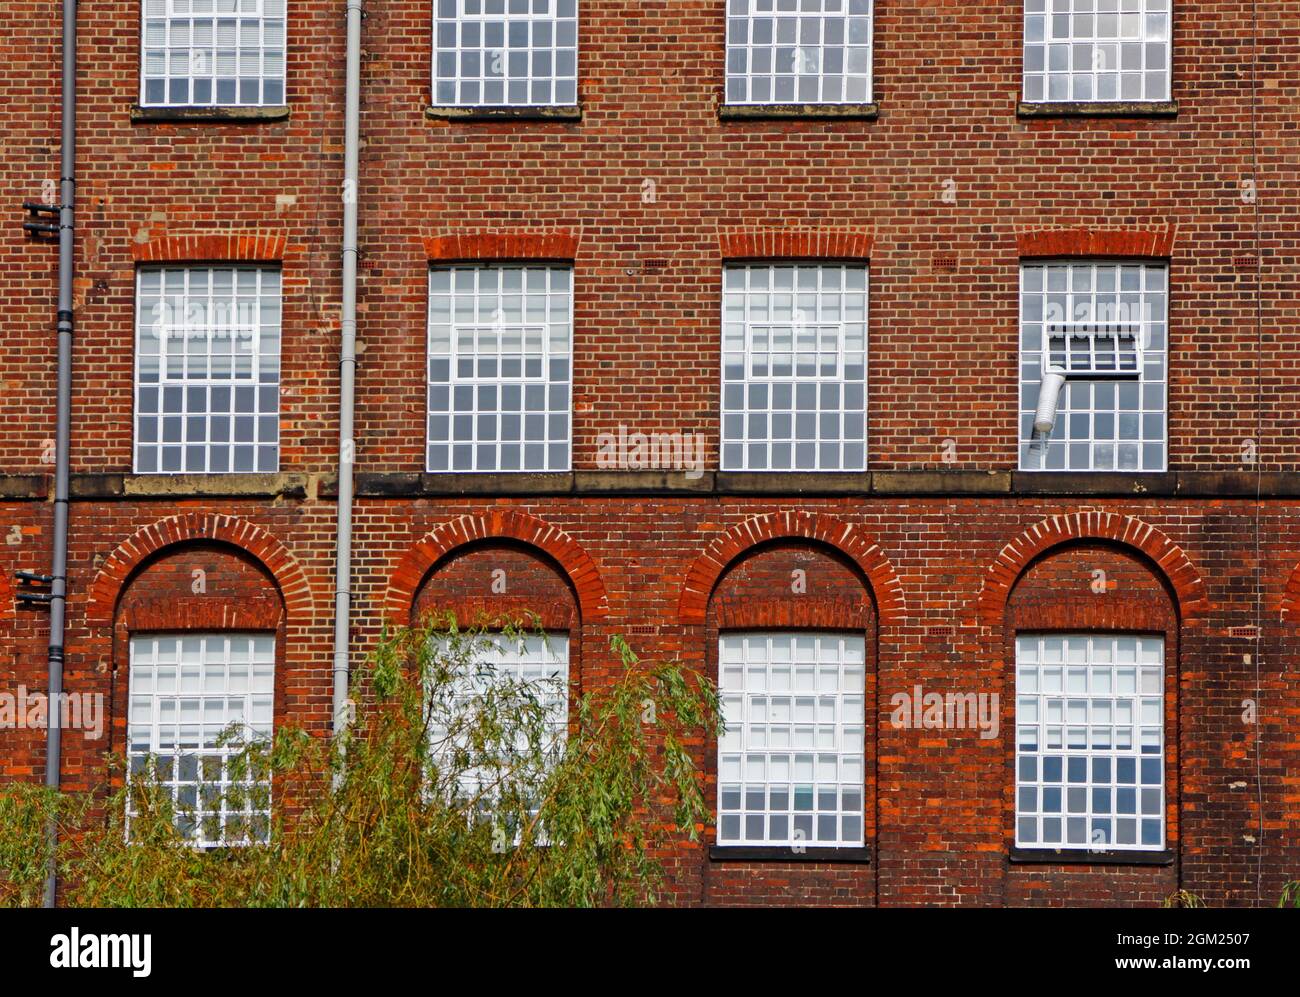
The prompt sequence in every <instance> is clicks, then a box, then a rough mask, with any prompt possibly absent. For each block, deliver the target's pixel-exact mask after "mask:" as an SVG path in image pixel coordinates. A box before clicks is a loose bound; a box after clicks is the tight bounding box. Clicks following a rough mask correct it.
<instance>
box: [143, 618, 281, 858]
mask: <svg viewBox="0 0 1300 997" xmlns="http://www.w3.org/2000/svg"><path fill="white" fill-rule="evenodd" d="M130 656H131V662H130V715H129V729H128V733H127V755H128V761H129V764H130V770H131V771H132V772H143V771H144V770H145V769H146V766H147V765H148V764H149V761H150V758H151V757H152V759H153V763H154V765H156V772H157V774H158V778H159V782H160V784H161V786H162V788H163V790H164V791H166V792H169V793H170V794H171V797H172V801H173V804H174V806H175V808H176V824H177V827H178V828H179V829H180V830H181V831H182V833H183V834H184V835H185V836H186V837H188V838H190V839H191V840H193V841H194V842H195V844H197V845H199V846H200V847H205V846H215V845H230V844H243V843H248V842H251V841H265V840H266V839H267V837H268V835H269V833H270V827H269V824H270V818H271V781H270V778H269V776H267V777H265V778H251V777H246V776H245V777H237V774H235V773H232V772H231V767H230V764H229V762H230V758H231V757H232V756H234V755H237V754H239V752H240V751H241V750H242V747H243V745H245V744H248V743H250V742H252V741H267V740H269V739H270V737H271V734H272V724H273V706H274V697H275V640H274V638H272V637H269V636H264V635H249V634H186V635H185V636H183V637H175V636H148V635H137V636H133V637H132V638H131V644H130ZM231 731H242V736H241V737H238V738H235V739H231V738H230V737H229V733H230V732H231ZM133 816H135V815H134V813H133V812H132V810H131V804H130V802H129V801H128V804H127V821H128V827H129V826H130V819H131V818H132V817H133Z"/></svg>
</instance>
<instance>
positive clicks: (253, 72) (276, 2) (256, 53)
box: [140, 0, 285, 107]
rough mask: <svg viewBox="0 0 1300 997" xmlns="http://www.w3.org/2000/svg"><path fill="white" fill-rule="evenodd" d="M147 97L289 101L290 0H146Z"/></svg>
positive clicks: (218, 102) (193, 102)
mask: <svg viewBox="0 0 1300 997" xmlns="http://www.w3.org/2000/svg"><path fill="white" fill-rule="evenodd" d="M143 7H144V17H143V18H142V24H141V32H142V34H141V40H142V44H141V46H140V50H141V52H142V54H143V59H144V63H143V66H142V71H141V74H140V103H141V104H142V105H144V106H145V107H265V106H276V105H281V104H284V103H285V96H284V80H285V73H284V61H285V40H284V24H285V0H143Z"/></svg>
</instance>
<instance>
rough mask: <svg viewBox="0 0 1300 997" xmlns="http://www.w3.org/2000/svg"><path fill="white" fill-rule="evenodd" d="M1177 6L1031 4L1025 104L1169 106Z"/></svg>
mask: <svg viewBox="0 0 1300 997" xmlns="http://www.w3.org/2000/svg"><path fill="white" fill-rule="evenodd" d="M1171 3H1172V0H1025V66H1024V74H1025V100H1027V101H1047V102H1050V101H1164V100H1169V99H1170V92H1171V91H1170V65H1171V62H1172V58H1173V46H1172V42H1171V41H1170V39H1171V38H1172V32H1171V26H1170V21H1171V17H1172V11H1171V9H1170V8H1171Z"/></svg>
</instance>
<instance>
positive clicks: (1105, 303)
mask: <svg viewBox="0 0 1300 997" xmlns="http://www.w3.org/2000/svg"><path fill="white" fill-rule="evenodd" d="M1020 274H1021V276H1020V281H1021V296H1020V395H1021V398H1020V439H1021V455H1020V469H1021V470H1024V471H1042V470H1048V471H1061V470H1070V471H1094V470H1095V471H1163V470H1165V467H1166V464H1167V450H1168V444H1167V438H1168V436H1167V432H1168V420H1167V417H1166V404H1167V402H1166V385H1167V382H1168V370H1167V366H1168V362H1167V357H1168V322H1167V314H1168V293H1169V292H1168V268H1167V267H1166V266H1165V265H1164V264H1158V263H1127V262H1118V261H1116V262H1091V261H1088V262H1082V261H1066V260H1062V261H1058V262H1045V263H1025V264H1023V265H1022V266H1021V269H1020ZM1047 374H1057V375H1061V376H1063V377H1064V378H1065V383H1064V386H1063V387H1062V388H1061V391H1060V395H1059V401H1058V405H1057V408H1056V421H1055V424H1054V425H1053V427H1052V431H1051V433H1050V435H1046V436H1040V435H1039V434H1038V433H1036V432H1035V430H1034V423H1035V412H1036V409H1037V407H1038V402H1039V398H1040V391H1041V390H1042V388H1043V383H1044V377H1045V375H1047Z"/></svg>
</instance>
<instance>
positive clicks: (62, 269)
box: [45, 0, 77, 907]
mask: <svg viewBox="0 0 1300 997" xmlns="http://www.w3.org/2000/svg"><path fill="white" fill-rule="evenodd" d="M61 158H62V164H61V166H60V178H59V199H60V200H59V205H60V206H59V314H58V342H59V354H58V355H59V359H58V364H59V368H58V389H57V390H58V400H57V402H56V407H55V411H56V415H55V419H56V426H55V431H54V552H53V559H52V560H53V567H52V569H51V571H50V575H51V576H52V578H53V581H52V582H51V585H50V653H49V700H48V701H47V704H46V714H47V719H46V725H47V733H46V737H45V785H46V786H48V787H49V788H50V789H53V790H56V791H57V790H58V788H59V769H60V762H61V758H62V754H63V731H62V730H61V728H60V727H59V714H60V709H59V707H60V702H61V700H62V696H63V634H64V619H65V610H66V608H67V598H68V445H69V440H70V438H71V429H72V278H73V268H74V266H75V264H76V260H75V257H74V252H75V240H74V236H75V229H74V226H73V219H74V214H73V212H74V208H75V205H76V190H77V180H76V167H77V0H63V149H62V157H61ZM46 837H47V840H48V842H49V846H50V863H49V868H48V870H47V872H46V876H45V906H46V907H53V906H54V902H55V895H56V893H57V889H58V878H57V868H56V863H55V858H54V849H55V846H56V845H57V844H58V825H57V824H56V823H55V822H54V821H53V820H51V821H50V823H49V824H48V825H47V827H46Z"/></svg>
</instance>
